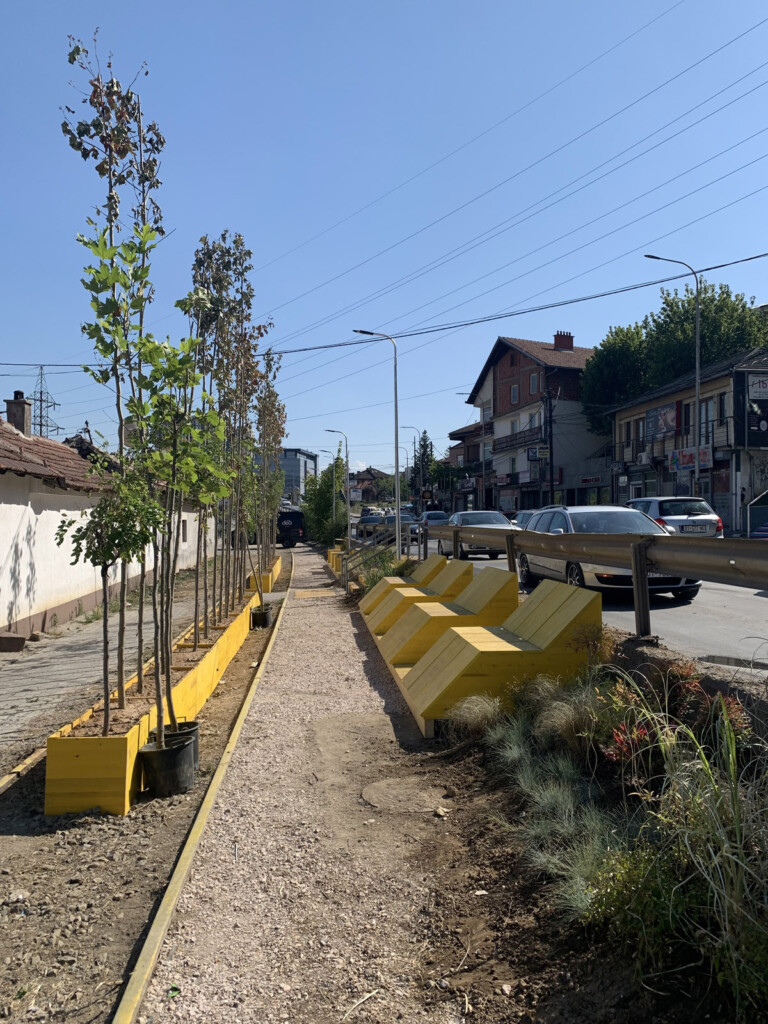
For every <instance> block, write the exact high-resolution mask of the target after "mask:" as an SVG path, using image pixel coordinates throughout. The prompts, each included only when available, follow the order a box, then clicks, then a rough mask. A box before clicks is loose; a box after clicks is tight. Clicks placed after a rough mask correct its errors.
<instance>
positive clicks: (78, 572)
mask: <svg viewBox="0 0 768 1024" xmlns="http://www.w3.org/2000/svg"><path fill="white" fill-rule="evenodd" d="M95 500H96V499H94V498H91V497H89V496H88V495H87V494H84V493H82V492H80V491H65V490H62V489H60V488H56V487H49V486H48V485H47V484H44V483H42V482H41V481H40V480H35V479H34V478H32V477H26V476H24V477H22V476H14V475H13V474H11V473H5V474H3V475H2V476H0V630H7V629H9V630H12V631H14V632H19V633H24V634H28V633H30V632H32V631H33V630H35V629H50V628H51V625H52V619H53V616H54V615H55V616H56V621H58V622H63V621H65V620H66V619H68V618H73V617H75V616H76V615H78V614H80V613H81V612H83V611H90V609H92V608H94V607H96V605H97V604H99V602H100V600H101V573H100V570H99V569H97V568H95V567H94V566H92V565H89V564H88V563H87V562H80V563H78V564H77V565H72V564H71V562H72V545H71V541H70V540H69V539H67V540H66V541H65V542H64V543H63V544H62V546H61V547H59V546H58V545H57V544H56V530H57V529H58V526H59V523H60V522H61V519H62V516H63V515H65V514H66V515H68V516H70V517H71V518H73V519H78V518H79V516H80V512H81V511H82V510H83V509H88V508H90V507H91V506H92V505H93V504H94V503H95ZM183 521H186V538H187V539H186V541H184V540H183V539H182V542H181V544H180V546H179V568H180V569H187V568H193V567H194V565H195V556H196V550H197V517H196V515H195V514H194V513H193V512H191V511H190V512H184V513H183V515H182V522H183ZM211 536H212V535H211ZM211 551H212V541H211V540H209V552H211ZM148 565H149V566H151V551H150V552H149V557H148ZM118 575H119V569H118V567H117V566H114V567H113V568H112V570H111V572H110V582H111V584H116V583H117V580H118ZM138 576H139V565H138V563H133V564H132V565H131V566H130V567H129V580H133V581H134V582H135V581H136V580H137V579H138Z"/></svg>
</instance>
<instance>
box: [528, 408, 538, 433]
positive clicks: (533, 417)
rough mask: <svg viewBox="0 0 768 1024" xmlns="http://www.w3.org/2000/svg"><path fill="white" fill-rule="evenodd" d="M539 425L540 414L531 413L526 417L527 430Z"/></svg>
mask: <svg viewBox="0 0 768 1024" xmlns="http://www.w3.org/2000/svg"><path fill="white" fill-rule="evenodd" d="M540 425H541V412H540V411H539V412H532V413H529V415H528V429H529V430H530V429H531V427H538V426H540Z"/></svg>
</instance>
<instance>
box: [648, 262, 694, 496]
mask: <svg viewBox="0 0 768 1024" xmlns="http://www.w3.org/2000/svg"><path fill="white" fill-rule="evenodd" d="M645 258H646V259H647V260H661V262H662V263H677V264H678V265H679V266H681V267H687V268H688V270H690V272H691V273H692V274H693V276H694V278H695V280H696V328H695V334H696V398H695V411H694V420H695V422H694V433H693V438H694V444H695V445H696V462H695V470H694V478H693V493H694V494H695V495H696V496H698V494H699V491H700V487H699V473H700V469H701V466H700V458H701V456H700V453H699V447H700V445H701V331H700V323H699V320H700V314H699V305H700V300H699V275H698V274H697V273H696V271H695V270H694V269H693V267H692V266H691V265H690V263H686V262H685V261H684V260H671V259H669V258H668V257H667V256H652V255H651V254H650V253H645Z"/></svg>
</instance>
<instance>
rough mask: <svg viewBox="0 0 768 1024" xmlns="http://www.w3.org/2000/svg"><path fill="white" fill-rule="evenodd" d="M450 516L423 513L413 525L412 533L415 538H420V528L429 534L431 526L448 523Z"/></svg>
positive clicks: (438, 513)
mask: <svg viewBox="0 0 768 1024" xmlns="http://www.w3.org/2000/svg"><path fill="white" fill-rule="evenodd" d="M449 518H450V516H449V515H448V513H447V512H422V513H421V515H420V516H419V518H418V519H417V520H416V522H415V523H411V533H412V534H413V536H414V537H416V536H418V533H419V527H422V528H423V529H424V530H426V531H427V533H428V532H429V524H430V523H432V524H433V525H438V524H440V525H442V524H443V523H447V522H448V520H449Z"/></svg>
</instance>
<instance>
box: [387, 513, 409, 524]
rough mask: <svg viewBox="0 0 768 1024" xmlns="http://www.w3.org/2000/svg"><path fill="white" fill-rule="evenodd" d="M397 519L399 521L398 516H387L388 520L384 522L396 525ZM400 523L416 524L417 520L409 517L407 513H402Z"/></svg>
mask: <svg viewBox="0 0 768 1024" xmlns="http://www.w3.org/2000/svg"><path fill="white" fill-rule="evenodd" d="M396 519H397V516H387V518H386V519H385V520H384V522H385V523H394V521H395V520H396ZM400 522H401V523H415V522H416V519H415V517H414V516H411V515H408V513H407V512H401V513H400Z"/></svg>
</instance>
